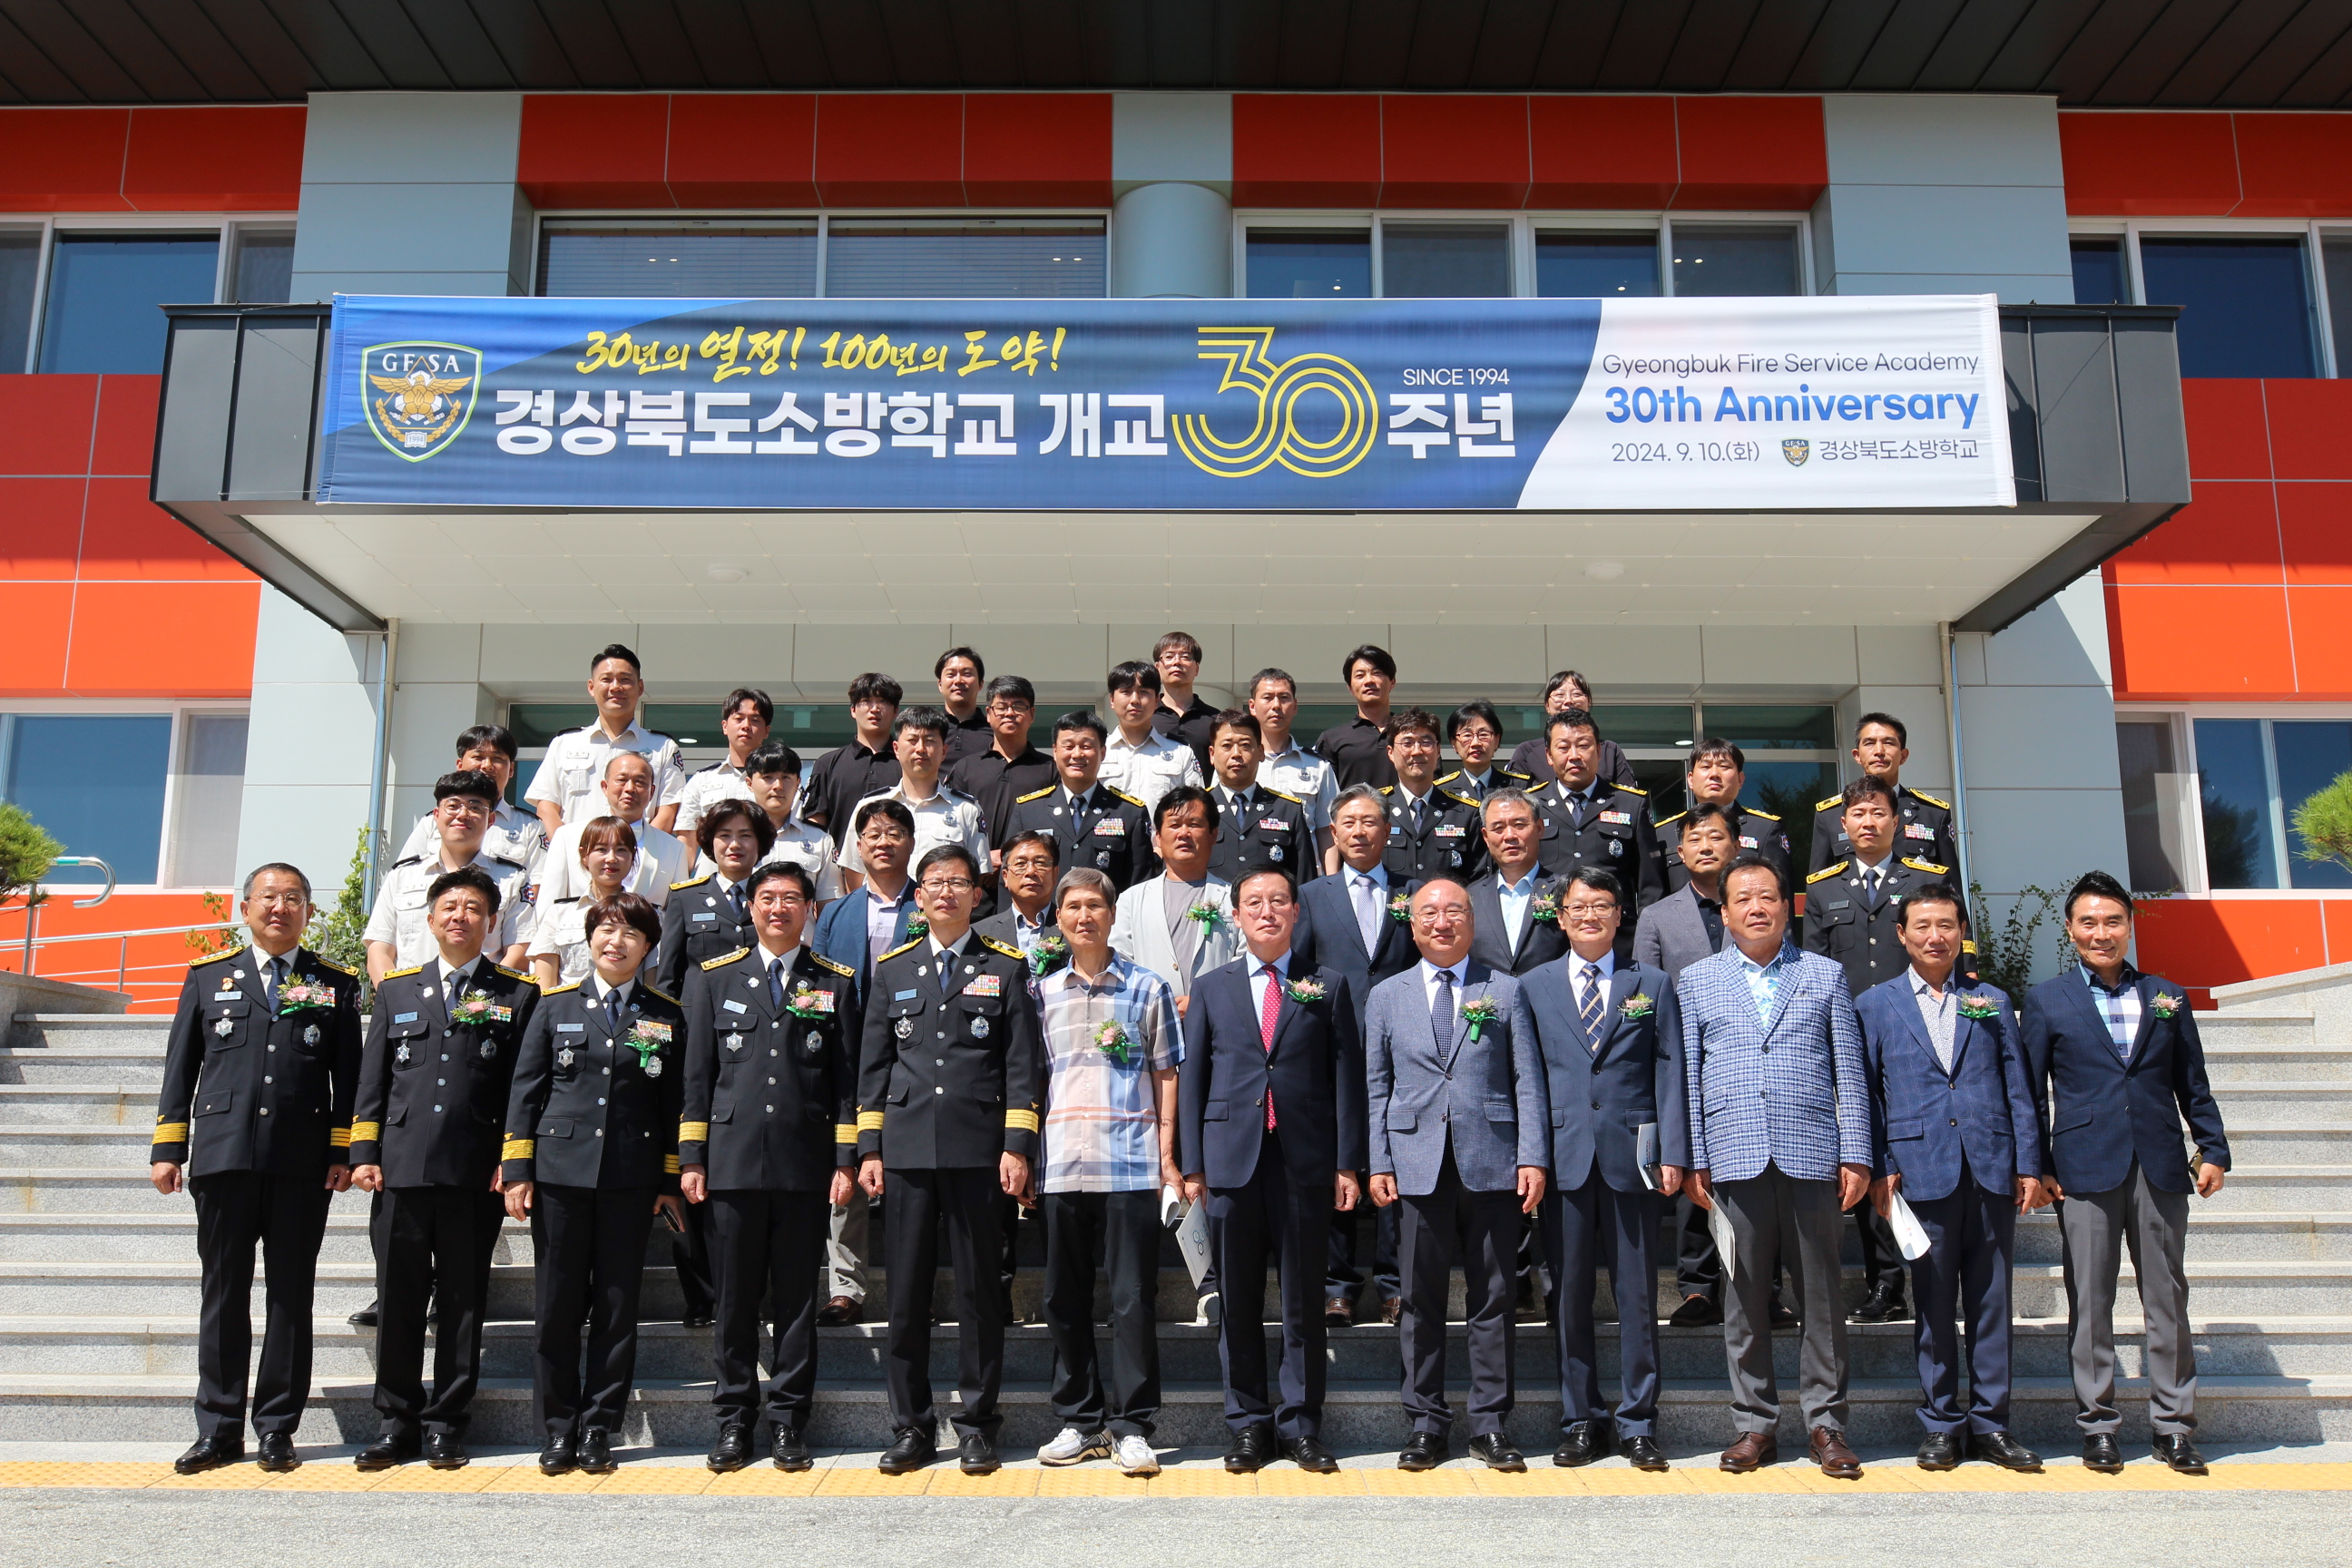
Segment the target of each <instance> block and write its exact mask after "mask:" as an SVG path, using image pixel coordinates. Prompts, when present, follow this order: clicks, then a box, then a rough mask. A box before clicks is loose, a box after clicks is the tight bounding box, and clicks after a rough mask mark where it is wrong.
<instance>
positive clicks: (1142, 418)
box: [318, 295, 1601, 512]
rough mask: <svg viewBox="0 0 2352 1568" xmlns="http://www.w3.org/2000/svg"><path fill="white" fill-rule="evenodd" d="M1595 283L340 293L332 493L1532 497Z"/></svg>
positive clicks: (569, 500) (875, 504)
mask: <svg viewBox="0 0 2352 1568" xmlns="http://www.w3.org/2000/svg"><path fill="white" fill-rule="evenodd" d="M1600 322H1601V301H1599V300H537V299H464V298H454V299H451V298H402V297H384V296H358V295H341V296H338V297H337V298H336V300H335V307H334V327H333V337H332V344H331V365H330V372H329V379H328V387H327V396H326V399H325V404H324V409H323V413H322V416H321V426H322V428H321V434H322V437H323V441H322V451H323V458H322V462H321V467H320V478H319V487H318V499H319V500H320V501H322V502H327V503H343V504H371V505H386V504H390V505H402V506H415V507H428V508H429V507H481V506H489V507H510V506H512V507H525V506H527V507H556V508H564V509H580V510H587V509H628V510H646V509H665V510H668V509H679V508H724V509H728V510H818V511H837V510H908V509H919V510H998V511H1002V510H1019V511H1040V510H1089V511H1095V510H1100V511H1130V510H1171V511H1190V510H1221V511H1234V510H1241V511H1285V510H1318V511H1327V510H1336V511H1383V510H1386V511H1415V512H1423V511H1448V510H1509V509H1512V508H1516V507H1518V506H1520V505H1521V504H1523V503H1522V497H1523V494H1524V493H1525V492H1526V490H1527V489H1528V479H1529V477H1530V474H1531V472H1532V471H1533V469H1534V467H1535V465H1536V463H1537V460H1538V458H1539V457H1541V455H1542V454H1543V452H1544V449H1545V446H1546V443H1547V442H1548V441H1549V440H1550V439H1551V437H1552V436H1553V434H1554V432H1555V431H1557V430H1559V428H1560V426H1561V425H1562V422H1563V421H1564V420H1565V419H1566V417H1567V416H1568V414H1569V411H1570V408H1571V407H1573V406H1574V405H1576V402H1577V399H1578V396H1579V394H1580V392H1581V391H1582V390H1583V388H1584V384H1585V379H1586V372H1587V369H1588V367H1589V366H1590V364H1591V360H1592V356H1593V343H1594V339H1595V335H1596V333H1597V331H1598V330H1599V327H1600Z"/></svg>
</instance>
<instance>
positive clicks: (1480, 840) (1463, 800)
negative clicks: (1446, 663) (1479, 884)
mask: <svg viewBox="0 0 2352 1568" xmlns="http://www.w3.org/2000/svg"><path fill="white" fill-rule="evenodd" d="M1381 734H1382V735H1383V736H1384V737H1385V738H1386V739H1387V741H1388V745H1389V770H1390V772H1391V773H1394V774H1395V775H1396V783H1394V784H1390V785H1388V786H1387V787H1386V788H1384V789H1382V790H1381V795H1384V796H1385V797H1386V798H1387V800H1388V803H1389V847H1388V868H1389V876H1390V877H1391V878H1392V879H1395V880H1398V881H1402V882H1406V883H1412V882H1418V881H1420V880H1421V879H1423V878H1424V877H1452V878H1454V879H1455V880H1456V881H1459V882H1462V883H1464V884H1465V885H1466V884H1468V883H1470V882H1473V881H1475V880H1476V879H1478V877H1479V876H1481V875H1482V874H1483V873H1484V872H1485V871H1486V836H1485V835H1484V834H1482V833H1481V832H1480V831H1479V828H1478V803H1477V802H1476V801H1475V800H1472V799H1471V798H1470V797H1469V796H1467V795H1454V794H1453V793H1452V792H1451V791H1448V790H1444V789H1441V788H1439V787H1438V784H1437V766H1438V762H1439V760H1440V753H1439V752H1438V749H1437V720H1436V717H1435V716H1434V715H1433V714H1432V713H1430V712H1429V711H1427V710H1425V709H1420V708H1407V709H1405V710H1403V711H1402V712H1398V713H1392V714H1391V715H1390V716H1389V721H1388V723H1387V724H1386V725H1385V726H1383V727H1382V729H1381Z"/></svg>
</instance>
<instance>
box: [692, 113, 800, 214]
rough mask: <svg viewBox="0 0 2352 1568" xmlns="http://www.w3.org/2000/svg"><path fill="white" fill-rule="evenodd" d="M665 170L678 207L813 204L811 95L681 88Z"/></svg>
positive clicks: (795, 205) (796, 205)
mask: <svg viewBox="0 0 2352 1568" xmlns="http://www.w3.org/2000/svg"><path fill="white" fill-rule="evenodd" d="M665 168H666V169H667V183H668V187H669V193H670V195H672V196H673V197H674V198H676V200H677V205H679V206H682V207H798V206H814V205H816V178H815V168H816V96H815V95H814V93H805V92H757V93H732V92H730V93H716V92H682V93H679V94H677V95H676V96H675V97H673V98H671V99H670V100H669V139H668V151H667V161H666V163H665Z"/></svg>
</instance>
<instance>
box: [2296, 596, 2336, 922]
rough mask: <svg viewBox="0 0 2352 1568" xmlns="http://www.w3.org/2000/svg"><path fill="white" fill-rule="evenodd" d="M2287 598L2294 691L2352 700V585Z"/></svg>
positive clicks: (2313, 697) (2314, 696)
mask: <svg viewBox="0 0 2352 1568" xmlns="http://www.w3.org/2000/svg"><path fill="white" fill-rule="evenodd" d="M2286 600H2287V611H2288V613H2289V614H2290V615H2291V616H2294V695H2295V696H2297V697H2301V698H2305V699H2307V700H2314V701H2336V702H2342V701H2346V700H2352V632H2347V628H2352V586H2347V587H2324V588H2297V587H2290V588H2289V589H2287V591H2286ZM2347 956H2352V954H2347Z"/></svg>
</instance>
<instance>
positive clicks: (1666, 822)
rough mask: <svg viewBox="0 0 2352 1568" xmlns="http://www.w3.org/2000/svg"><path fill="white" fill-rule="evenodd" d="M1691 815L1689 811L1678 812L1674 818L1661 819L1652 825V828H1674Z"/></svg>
mask: <svg viewBox="0 0 2352 1568" xmlns="http://www.w3.org/2000/svg"><path fill="white" fill-rule="evenodd" d="M1689 815H1690V813H1689V812H1687V811H1678V812H1676V813H1675V814H1674V815H1673V816H1665V817H1661V818H1659V819H1658V820H1657V821H1655V822H1654V823H1652V824H1650V826H1653V827H1672V826H1674V825H1675V823H1677V822H1680V821H1681V820H1682V819H1683V818H1684V817H1685V816H1689Z"/></svg>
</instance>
